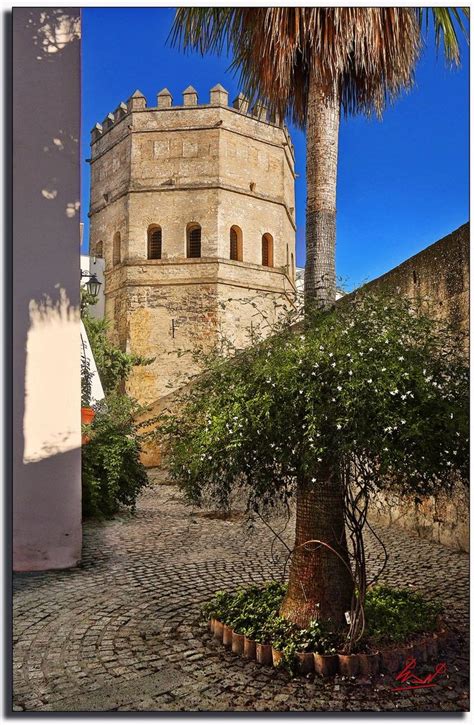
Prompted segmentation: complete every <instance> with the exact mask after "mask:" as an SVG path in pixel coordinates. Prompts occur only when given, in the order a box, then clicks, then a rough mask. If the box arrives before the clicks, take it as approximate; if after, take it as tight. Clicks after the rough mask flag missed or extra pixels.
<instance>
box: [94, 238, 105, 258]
mask: <svg viewBox="0 0 474 725" xmlns="http://www.w3.org/2000/svg"><path fill="white" fill-rule="evenodd" d="M93 256H94V257H103V256H104V242H102V241H100V242H96V243H95V247H94V254H93Z"/></svg>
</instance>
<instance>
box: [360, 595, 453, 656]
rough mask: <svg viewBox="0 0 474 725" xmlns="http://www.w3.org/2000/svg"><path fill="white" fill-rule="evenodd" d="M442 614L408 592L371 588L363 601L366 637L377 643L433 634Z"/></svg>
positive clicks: (439, 610) (436, 604)
mask: <svg viewBox="0 0 474 725" xmlns="http://www.w3.org/2000/svg"><path fill="white" fill-rule="evenodd" d="M441 612H442V607H441V605H440V604H439V603H438V602H427V601H425V600H424V599H423V597H422V596H421V594H418V593H417V592H413V591H410V590H409V589H392V588H390V587H387V586H374V587H372V588H371V589H369V590H368V592H367V596H366V599H365V617H366V621H367V630H366V637H367V638H368V639H372V640H374V641H377V642H381V643H383V642H387V643H390V642H404V641H406V640H407V639H409V638H410V636H411V635H415V634H420V633H423V632H433V631H434V630H435V629H436V625H437V618H438V616H439V615H440V614H441Z"/></svg>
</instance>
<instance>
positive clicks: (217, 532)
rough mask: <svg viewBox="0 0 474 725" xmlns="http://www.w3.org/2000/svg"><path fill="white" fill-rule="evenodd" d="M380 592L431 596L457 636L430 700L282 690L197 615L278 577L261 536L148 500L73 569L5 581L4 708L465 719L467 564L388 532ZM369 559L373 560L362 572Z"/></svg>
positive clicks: (264, 532) (110, 526) (379, 685)
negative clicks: (9, 640)
mask: <svg viewBox="0 0 474 725" xmlns="http://www.w3.org/2000/svg"><path fill="white" fill-rule="evenodd" d="M378 531H379V534H381V535H382V536H383V540H384V541H385V543H386V545H387V547H388V549H389V551H390V553H391V557H390V561H389V564H388V567H387V569H386V572H385V575H384V580H385V581H387V582H389V583H390V584H395V585H402V584H403V585H405V586H407V585H412V586H414V587H417V588H419V589H421V590H422V591H423V592H425V593H426V594H427V595H429V596H430V597H434V596H436V597H440V598H441V599H442V600H443V602H444V604H445V606H446V609H447V612H448V615H449V618H450V619H451V621H452V622H453V623H454V624H455V626H456V627H457V629H458V632H459V636H458V639H457V642H455V643H454V645H453V646H452V647H451V648H450V649H449V650H448V653H447V655H446V656H445V657H444V659H445V660H446V662H447V674H446V675H444V676H443V677H442V678H440V679H439V680H437V682H438V683H439V684H437V685H436V686H435V687H431V688H428V689H421V690H413V691H405V692H394V691H393V690H392V688H393V687H394V680H393V678H392V677H391V676H388V675H387V676H386V677H379V678H377V679H375V680H374V681H372V682H369V681H367V682H357V681H356V682H349V681H347V680H343V679H342V678H339V679H337V678H336V679H335V680H329V681H323V680H321V679H319V678H316V679H314V681H310V680H308V679H306V678H304V677H296V678H294V679H291V678H290V676H289V675H287V674H286V673H285V672H280V671H275V670H272V669H271V668H266V667H261V666H259V665H257V664H256V663H254V662H247V661H244V660H242V659H240V658H239V657H237V656H235V655H233V654H232V653H230V652H227V651H225V650H224V648H223V647H222V645H219V644H217V643H216V642H215V640H212V639H211V637H210V635H209V634H208V632H207V631H206V629H205V627H204V626H203V624H202V622H200V617H199V609H200V606H201V604H202V603H203V602H204V601H206V600H207V599H208V598H209V595H211V594H212V593H213V592H214V591H215V590H216V589H219V588H222V589H233V588H235V587H237V586H239V585H242V584H249V583H251V582H263V581H264V580H268V579H269V578H272V577H278V576H280V574H281V570H282V566H281V562H280V563H278V562H274V561H272V557H271V551H270V549H271V543H272V535H271V534H270V532H269V531H268V529H267V528H266V527H264V526H263V525H262V524H260V525H259V526H256V528H255V530H254V531H253V533H249V531H248V529H247V527H246V526H245V525H244V523H243V521H242V518H241V517H240V516H239V515H234V516H232V517H229V518H228V519H227V520H226V519H223V518H222V517H219V516H216V515H214V514H213V513H212V512H209V511H192V510H190V509H189V508H187V507H186V506H185V505H184V503H183V501H182V499H181V495H180V494H179V492H178V491H177V489H175V488H174V487H170V486H161V487H154V488H152V489H148V490H147V492H146V493H145V494H144V495H143V496H142V497H141V499H140V502H139V506H138V510H137V512H136V515H135V516H133V517H131V516H124V517H122V518H117V519H115V520H114V521H111V522H108V523H105V524H97V523H90V524H87V525H86V527H85V532H84V560H83V563H82V565H81V566H80V567H77V568H76V569H73V570H67V571H58V572H47V573H40V574H27V575H25V574H22V575H16V576H15V580H14V709H15V710H33V711H118V710H127V711H155V710H159V711H160V710H161V711H175V710H184V711H196V710H201V711H216V710H217V711H229V710H237V711H242V710H244V711H245V710H247V711H262V710H269V711H305V710H306V711H314V710H319V711H321V710H322V711H326V710H335V711H341V710H343V711H361V710H363V711H364V710H366V711H367V710H379V711H380V710H395V711H396V710H415V711H430V710H438V711H453V710H458V711H459V710H467V709H468V652H467V645H464V637H463V635H465V634H466V631H467V626H468V624H467V623H468V586H467V582H468V563H469V560H468V556H467V555H465V554H459V553H455V552H452V551H449V550H448V549H445V548H443V547H441V546H439V545H437V544H434V543H431V542H426V541H420V540H419V539H417V538H416V537H410V536H408V535H407V534H406V533H402V532H401V531H400V530H396V529H378ZM375 557H376V552H375V544H373V545H372V548H371V559H370V562H371V566H373V565H374V561H375Z"/></svg>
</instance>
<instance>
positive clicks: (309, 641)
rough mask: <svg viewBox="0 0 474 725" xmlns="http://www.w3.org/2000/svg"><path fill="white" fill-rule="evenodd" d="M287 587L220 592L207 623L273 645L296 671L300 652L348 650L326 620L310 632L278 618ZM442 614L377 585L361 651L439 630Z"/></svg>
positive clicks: (411, 595) (433, 605) (410, 594)
mask: <svg viewBox="0 0 474 725" xmlns="http://www.w3.org/2000/svg"><path fill="white" fill-rule="evenodd" d="M285 592H286V586H285V585H283V584H279V583H277V582H270V583H268V584H266V585H264V586H263V587H259V586H251V587H249V588H247V589H239V590H238V591H237V592H234V593H232V592H216V594H215V595H214V597H213V598H212V599H211V601H209V602H208V603H207V604H206V605H205V606H204V607H203V609H202V614H203V616H204V617H206V618H207V619H210V618H211V617H214V618H216V619H219V620H220V621H221V622H224V623H225V624H227V625H228V626H229V627H231V628H232V629H233V630H234V631H235V632H237V633H239V634H245V635H246V636H247V637H249V638H251V639H254V640H256V641H257V642H260V643H261V644H272V646H273V647H274V648H275V649H277V650H279V651H280V652H282V653H283V665H284V666H285V667H286V668H287V669H290V671H293V669H294V660H295V655H296V653H297V652H318V653H319V654H335V653H337V652H341V651H342V648H343V646H344V643H345V640H344V635H343V634H341V632H340V631H338V632H333V631H331V628H330V624H329V623H327V622H317V621H312V622H310V624H309V625H308V627H307V628H306V629H301V628H299V627H297V626H296V625H295V624H293V623H292V622H289V621H288V620H287V619H284V618H283V617H280V616H279V613H278V612H279V609H280V606H281V603H282V600H283V597H284V595H285ZM441 611H442V607H441V605H440V604H439V603H438V602H428V601H426V600H425V599H424V598H423V597H422V596H421V595H420V594H418V593H417V592H414V591H410V590H407V589H395V588H393V587H388V586H381V585H379V586H374V587H372V588H370V589H369V590H368V592H367V597H366V605H365V617H366V632H365V635H364V638H363V642H362V643H361V645H360V646H361V647H363V648H366V649H367V648H368V649H369V650H372V649H377V648H378V647H380V646H383V645H384V644H390V643H392V642H406V641H408V640H410V638H411V637H413V636H414V635H417V634H421V633H427V632H432V631H434V630H435V629H436V626H437V618H438V616H439V615H440V613H441Z"/></svg>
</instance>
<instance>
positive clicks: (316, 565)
mask: <svg viewBox="0 0 474 725" xmlns="http://www.w3.org/2000/svg"><path fill="white" fill-rule="evenodd" d="M338 133H339V98H338V97H337V94H335V96H334V98H333V99H332V100H326V99H325V98H324V96H323V94H322V93H321V90H320V88H318V87H317V86H316V84H315V83H311V81H310V87H309V97H308V114H307V124H306V148H307V150H306V174H307V185H308V190H307V202H306V266H305V280H304V282H305V289H304V292H305V314H306V316H307V317H308V315H309V313H310V311H311V310H312V309H313V308H314V307H316V308H318V309H328V308H330V307H332V306H333V305H334V303H335V301H336V271H335V246H336V180H337V149H338ZM335 470H336V469H335V464H334V463H332V462H326V464H324V465H321V466H320V467H319V473H318V480H317V481H316V482H315V483H313V482H311V483H310V482H309V481H307V480H301V481H299V482H298V486H297V492H296V538H295V549H294V553H293V557H292V559H291V565H290V576H289V583H288V593H287V595H286V597H285V599H284V601H283V604H282V606H281V614H282V616H284V617H286V618H287V619H289V620H291V621H292V622H294V623H295V624H297V625H299V626H300V627H306V626H307V625H308V624H309V622H310V621H311V620H331V621H332V622H333V623H334V624H335V625H336V626H337V627H339V626H341V625H343V624H344V622H345V612H346V611H348V610H349V609H350V606H351V598H352V592H353V580H352V577H351V574H350V569H349V557H348V552H347V541H346V534H345V527H344V498H343V490H342V485H341V483H340V482H339V478H338V476H337V475H335ZM315 539H316V540H318V541H321V542H324V544H326V545H328V546H325V545H322V544H308V545H307V546H303V544H304V543H305V542H307V541H312V540H315ZM328 547H330V548H328Z"/></svg>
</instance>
